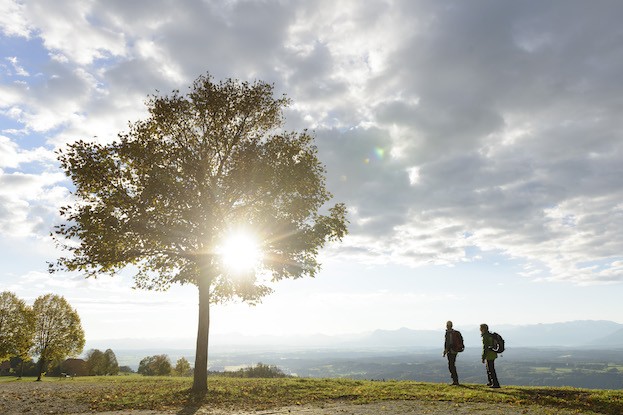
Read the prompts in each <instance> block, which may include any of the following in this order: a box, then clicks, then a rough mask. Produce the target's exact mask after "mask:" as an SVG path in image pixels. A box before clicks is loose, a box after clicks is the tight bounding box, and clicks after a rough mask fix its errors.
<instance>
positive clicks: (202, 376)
mask: <svg viewBox="0 0 623 415" xmlns="http://www.w3.org/2000/svg"><path fill="white" fill-rule="evenodd" d="M202 277H203V276H202ZM197 288H198V289H199V323H198V328H197V349H196V351H195V370H194V377H193V388H192V390H193V392H195V393H198V394H205V393H206V392H207V391H208V339H209V335H210V282H209V279H208V278H205V279H204V278H200V281H198V283H197Z"/></svg>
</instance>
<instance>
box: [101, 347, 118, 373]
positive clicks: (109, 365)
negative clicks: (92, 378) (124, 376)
mask: <svg viewBox="0 0 623 415" xmlns="http://www.w3.org/2000/svg"><path fill="white" fill-rule="evenodd" d="M104 374H105V375H117V374H119V363H118V362H117V356H115V352H113V351H112V350H111V349H106V351H105V352H104Z"/></svg>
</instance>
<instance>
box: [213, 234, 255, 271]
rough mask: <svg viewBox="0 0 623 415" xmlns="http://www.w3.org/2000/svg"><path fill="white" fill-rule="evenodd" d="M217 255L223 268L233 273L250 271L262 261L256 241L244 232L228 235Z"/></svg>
mask: <svg viewBox="0 0 623 415" xmlns="http://www.w3.org/2000/svg"><path fill="white" fill-rule="evenodd" d="M218 253H219V254H220V256H221V259H222V261H223V264H224V265H225V267H227V268H228V269H229V270H230V271H233V272H234V273H240V272H247V271H251V270H253V269H255V268H257V267H258V265H259V263H260V261H261V259H262V251H261V249H260V247H259V244H258V243H257V241H256V239H255V238H254V237H253V235H251V234H250V233H248V232H244V231H236V232H232V233H230V234H228V235H227V236H226V238H225V240H224V241H223V243H222V244H221V245H220V247H219V249H218Z"/></svg>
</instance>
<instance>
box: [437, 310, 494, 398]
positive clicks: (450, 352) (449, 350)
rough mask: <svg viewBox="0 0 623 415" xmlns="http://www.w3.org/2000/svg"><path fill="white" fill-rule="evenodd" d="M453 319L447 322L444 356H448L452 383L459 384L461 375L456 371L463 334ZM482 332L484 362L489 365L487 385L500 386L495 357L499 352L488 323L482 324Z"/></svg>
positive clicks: (461, 348)
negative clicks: (496, 350) (454, 326)
mask: <svg viewBox="0 0 623 415" xmlns="http://www.w3.org/2000/svg"><path fill="white" fill-rule="evenodd" d="M452 326H453V324H452V321H448V322H447V323H446V335H445V341H444V345H443V356H444V357H446V356H447V357H448V370H449V371H450V376H451V377H452V383H451V385H454V386H458V385H459V375H458V373H457V371H456V356H457V354H458V353H459V352H462V351H463V349H464V346H463V336H461V333H460V332H459V331H457V330H454V328H453V327H452ZM480 334H481V336H482V363H483V364H484V363H486V365H487V366H486V367H487V379H488V382H487V386H489V387H490V388H499V387H500V383H499V382H498V376H497V374H496V372H495V359H496V358H497V357H498V354H497V352H495V351H494V349H495V347H494V338H493V335H492V334H491V333H490V332H489V326H488V325H486V324H481V325H480Z"/></svg>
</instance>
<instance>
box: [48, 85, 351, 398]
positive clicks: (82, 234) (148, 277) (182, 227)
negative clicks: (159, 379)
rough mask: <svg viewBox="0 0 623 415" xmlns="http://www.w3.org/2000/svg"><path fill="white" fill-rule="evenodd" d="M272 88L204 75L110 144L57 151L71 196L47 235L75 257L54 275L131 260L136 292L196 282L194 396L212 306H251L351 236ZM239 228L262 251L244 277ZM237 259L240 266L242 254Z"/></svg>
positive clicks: (309, 146)
mask: <svg viewBox="0 0 623 415" xmlns="http://www.w3.org/2000/svg"><path fill="white" fill-rule="evenodd" d="M273 89H274V88H273V86H272V85H270V84H267V83H265V82H261V81H256V82H254V83H248V82H240V81H237V80H232V79H228V80H225V81H221V82H215V81H214V80H213V78H212V77H211V76H210V75H205V76H200V77H199V78H198V79H197V80H196V81H195V82H194V83H193V85H192V87H191V88H190V90H189V92H188V93H187V94H180V93H179V91H174V92H172V93H171V95H168V96H152V97H150V98H149V99H148V101H147V103H146V104H147V108H148V111H149V115H148V117H146V119H144V120H139V121H137V122H135V123H132V124H130V127H129V131H128V132H127V133H122V134H119V138H118V140H116V141H114V142H112V143H110V144H99V143H97V142H94V141H78V142H75V143H73V144H71V145H69V146H68V147H67V148H66V149H65V150H63V151H62V152H61V153H60V155H59V159H60V161H61V164H62V167H63V169H64V170H65V172H66V174H67V175H68V176H69V177H70V178H71V179H72V181H73V183H74V185H75V191H74V195H75V196H76V199H77V201H76V202H75V203H74V204H72V205H70V206H66V207H64V208H62V209H61V215H63V216H64V217H65V219H66V223H63V224H61V225H59V226H57V227H56V230H55V234H56V239H57V241H59V243H60V244H61V245H63V246H64V248H65V249H67V250H68V251H69V252H70V254H71V255H69V256H67V257H63V258H60V259H59V261H58V262H57V264H56V265H52V270H55V269H59V268H60V269H66V270H71V271H74V270H77V271H82V272H85V273H86V275H87V276H93V277H96V276H98V275H100V274H102V273H111V274H114V273H116V272H118V271H119V270H121V269H123V268H124V267H126V266H128V265H133V266H134V267H135V269H137V270H138V271H137V274H136V275H135V284H136V286H137V287H139V288H145V289H166V288H168V287H169V286H170V285H171V284H173V283H180V284H194V285H196V286H197V287H198V294H199V322H198V330H197V348H196V355H195V369H194V370H195V372H194V382H193V390H194V391H195V392H199V393H203V392H205V391H206V390H207V367H208V338H209V327H210V304H214V303H220V302H226V301H228V300H231V299H234V298H239V299H242V300H243V301H246V302H248V303H250V304H256V303H257V302H259V301H260V299H261V298H262V297H263V296H264V295H266V294H268V293H269V292H270V291H271V289H270V288H269V286H268V281H271V280H272V281H277V280H281V279H284V278H299V277H302V276H314V275H315V274H316V272H317V271H318V269H319V263H318V262H317V259H316V257H317V254H318V252H319V249H320V248H322V247H323V246H324V244H325V243H326V242H327V241H330V240H340V239H341V238H342V237H343V236H344V235H345V234H346V231H347V229H346V223H347V221H346V208H345V206H344V205H343V204H336V205H334V206H332V207H331V206H325V204H326V203H327V202H328V201H329V200H330V199H331V194H330V193H329V192H328V191H327V189H326V187H325V177H324V176H325V167H324V165H323V164H322V163H321V162H320V161H319V160H318V158H317V149H316V147H315V146H314V143H313V137H312V136H311V135H310V134H308V133H307V131H302V132H289V131H284V130H283V128H282V127H283V110H284V109H285V107H286V106H287V105H288V104H289V100H288V99H287V98H286V97H278V98H276V97H274V96H273ZM241 229H244V230H245V231H246V232H248V233H250V234H252V235H254V238H255V241H256V244H257V245H258V246H259V251H260V252H261V255H259V260H258V261H256V262H254V263H253V267H248V268H247V269H246V270H245V272H240V270H234V269H232V268H228V267H227V266H225V264H224V260H223V257H224V255H222V254H223V253H224V252H223V251H224V250H225V247H226V246H227V244H226V243H225V242H224V241H225V240H226V239H227V238H228V237H229V236H230V235H232V233H234V232H236V231H240V230H241ZM244 245H245V243H238V244H237V245H234V246H237V247H238V248H240V249H241V248H242V246H244ZM238 254H239V255H238V258H237V259H235V260H234V262H238V263H241V262H244V260H245V258H244V257H245V255H250V254H248V253H247V254H245V253H244V252H239V253H238ZM230 256H231V255H230ZM247 259H248V258H247Z"/></svg>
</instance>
